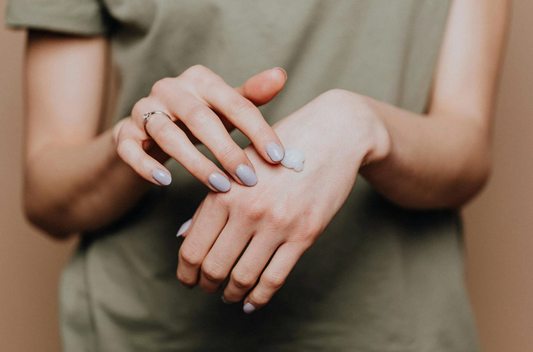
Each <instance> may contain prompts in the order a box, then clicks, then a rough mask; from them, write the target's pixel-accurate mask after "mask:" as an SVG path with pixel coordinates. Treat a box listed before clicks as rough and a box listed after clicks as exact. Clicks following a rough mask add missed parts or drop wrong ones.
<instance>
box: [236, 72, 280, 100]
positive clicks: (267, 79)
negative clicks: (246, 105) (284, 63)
mask: <svg viewBox="0 0 533 352" xmlns="http://www.w3.org/2000/svg"><path fill="white" fill-rule="evenodd" d="M286 81H287V72H285V70H284V69H282V68H281V67H276V68H272V69H270V70H266V71H263V72H261V73H258V74H257V75H255V76H253V77H251V78H250V79H248V80H247V81H246V82H244V84H243V85H242V86H240V87H238V88H235V90H236V91H237V93H239V94H240V95H242V96H243V97H245V98H246V99H248V100H250V101H251V102H252V103H254V104H255V105H257V106H260V105H264V104H266V103H268V102H269V101H271V100H272V99H274V97H275V96H276V95H277V94H278V93H279V92H280V91H281V90H282V89H283V87H284V86H285V82H286Z"/></svg>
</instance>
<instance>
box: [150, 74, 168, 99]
mask: <svg viewBox="0 0 533 352" xmlns="http://www.w3.org/2000/svg"><path fill="white" fill-rule="evenodd" d="M173 86H174V78H170V77H165V78H162V79H160V80H159V81H157V82H155V83H154V85H153V86H152V90H151V91H150V95H165V94H167V93H168V91H169V90H172V89H173Z"/></svg>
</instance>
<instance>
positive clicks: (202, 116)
mask: <svg viewBox="0 0 533 352" xmlns="http://www.w3.org/2000/svg"><path fill="white" fill-rule="evenodd" d="M285 81H286V74H285V72H284V71H283V70H282V69H278V68H275V69H270V70H266V71H263V72H261V73H259V74H257V75H255V76H253V77H252V78H250V79H248V81H246V82H245V83H244V84H243V85H242V86H241V87H239V88H236V89H234V88H232V87H230V86H229V85H227V84H226V83H225V82H224V81H223V80H222V78H220V77H219V76H218V75H216V74H215V73H213V72H212V71H210V70H209V69H208V68H206V67H203V66H199V65H198V66H193V67H191V68H189V69H187V70H186V71H184V72H183V73H182V74H181V75H180V76H178V77H175V78H163V79H161V80H159V81H157V82H156V83H155V84H154V86H153V87H152V91H151V92H150V94H149V95H148V97H146V98H142V99H141V100H139V101H138V102H137V103H136V104H135V106H134V107H133V110H132V113H131V116H130V117H127V118H125V119H123V120H121V121H120V122H119V123H117V125H116V126H115V128H114V136H115V141H116V143H117V152H118V154H119V156H120V157H121V158H122V159H123V160H124V162H126V164H128V165H130V166H131V167H132V168H133V169H134V170H135V171H136V172H137V173H138V174H139V175H140V176H142V177H143V178H145V179H146V180H148V181H150V182H152V183H155V184H157V185H168V184H169V183H170V181H171V177H170V172H169V171H168V170H167V169H166V168H165V167H164V166H163V165H162V163H163V162H164V161H165V160H167V159H168V158H169V157H172V158H174V159H175V160H176V161H177V162H179V163H180V164H181V165H183V166H184V167H185V168H186V169H187V170H188V171H189V172H190V173H191V174H192V175H193V176H195V177H196V178H197V179H198V180H200V181H201V182H202V183H204V184H205V185H206V186H208V187H209V188H210V189H211V190H213V191H215V192H227V191H228V190H229V188H230V182H229V180H228V179H227V176H226V173H224V172H223V171H222V170H220V169H219V168H218V167H217V166H216V165H215V164H214V163H213V162H212V161H211V160H209V159H208V158H207V157H205V156H204V155H203V154H202V153H200V152H199V151H198V149H196V147H195V146H194V143H203V144H204V145H205V146H206V147H207V148H208V149H209V150H210V151H211V152H212V153H213V155H214V156H215V158H217V160H218V161H220V163H221V164H222V166H223V167H224V169H225V170H226V171H227V172H228V174H230V175H231V176H232V177H233V178H234V179H235V181H236V182H238V183H239V184H242V185H246V186H253V185H255V183H256V182H257V176H256V175H255V169H254V166H253V165H252V163H251V162H250V160H249V159H248V157H247V156H246V154H245V153H244V151H243V150H242V149H241V148H240V147H239V146H238V145H237V144H236V143H235V142H234V141H233V139H232V138H231V136H230V135H229V132H230V131H231V130H232V129H233V128H237V129H239V130H240V131H241V132H243V133H244V134H245V135H246V136H247V137H248V138H249V139H250V140H251V142H252V144H253V145H254V147H255V149H256V150H257V151H258V153H259V154H260V155H261V157H262V158H263V159H265V160H266V161H267V162H269V163H271V164H276V163H279V162H280V161H281V159H282V158H283V154H284V151H283V147H282V144H281V142H280V140H279V138H278V136H277V135H276V134H275V133H274V131H273V129H272V127H270V126H269V125H268V123H267V122H266V121H265V119H264V118H263V116H262V115H261V113H260V112H259V109H257V107H256V105H262V104H265V103H267V102H269V101H270V100H271V99H273V98H274V96H276V94H277V93H278V92H279V91H281V89H282V88H283V86H284V85H285ZM151 111H162V112H165V113H167V114H168V115H169V116H170V117H171V118H172V121H171V120H170V119H168V118H167V117H165V116H164V115H161V114H154V115H152V116H151V117H150V120H149V121H148V123H146V131H147V132H148V134H149V135H147V133H146V131H145V129H144V120H143V115H144V114H145V113H147V112H151Z"/></svg>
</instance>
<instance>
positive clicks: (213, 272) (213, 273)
mask: <svg viewBox="0 0 533 352" xmlns="http://www.w3.org/2000/svg"><path fill="white" fill-rule="evenodd" d="M202 273H203V274H204V276H205V277H206V279H208V280H209V281H217V282H218V281H222V280H224V279H225V278H226V275H225V272H224V270H223V269H222V267H221V266H220V265H218V264H217V263H215V262H212V261H204V263H203V264H202Z"/></svg>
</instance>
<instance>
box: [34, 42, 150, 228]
mask: <svg viewBox="0 0 533 352" xmlns="http://www.w3.org/2000/svg"><path fill="white" fill-rule="evenodd" d="M106 63H107V42H106V40H105V38H75V37H66V36H61V35H52V34H50V33H46V34H45V33H35V32H30V33H29V37H28V47H27V57H26V67H25V79H26V84H25V87H26V119H27V120H26V123H25V125H26V128H25V156H24V171H25V187H24V204H25V210H26V214H27V216H28V218H29V219H30V221H31V222H32V223H34V224H35V225H37V226H39V227H41V228H42V229H44V230H45V231H47V232H48V233H50V234H52V235H53V236H56V237H64V236H66V235H68V234H70V233H73V232H76V231H80V230H92V229H96V228H98V227H101V226H103V225H105V224H108V223H109V222H111V221H112V220H114V219H116V218H117V217H118V216H120V215H121V214H124V213H125V212H126V211H127V210H128V209H129V208H130V207H131V206H132V205H133V204H134V203H135V202H136V201H137V200H138V199H139V197H140V196H141V195H142V194H143V193H144V192H145V191H146V190H147V186H148V183H147V182H145V181H144V180H142V179H141V178H140V177H139V176H137V175H136V174H135V173H134V172H133V171H132V170H131V168H129V167H128V166H127V165H125V164H124V162H122V161H121V160H120V158H119V157H118V155H117V153H116V144H115V142H114V138H113V133H112V131H111V130H108V131H105V132H103V133H101V134H99V132H100V131H99V128H100V124H101V115H102V111H103V105H104V92H105V89H104V85H105V74H106Z"/></svg>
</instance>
